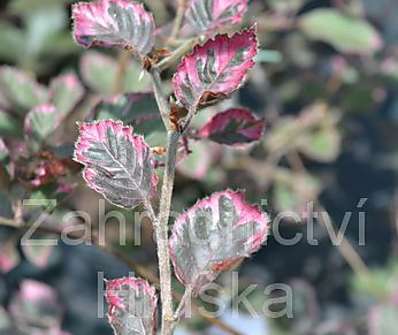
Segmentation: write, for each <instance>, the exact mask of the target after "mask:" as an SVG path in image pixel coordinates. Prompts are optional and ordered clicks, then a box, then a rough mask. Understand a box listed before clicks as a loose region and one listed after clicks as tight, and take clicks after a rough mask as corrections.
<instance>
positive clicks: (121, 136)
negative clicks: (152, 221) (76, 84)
mask: <svg viewBox="0 0 398 335" xmlns="http://www.w3.org/2000/svg"><path fill="white" fill-rule="evenodd" d="M74 159H75V160H76V161H77V162H79V163H81V164H83V165H84V166H85V168H84V171H83V177H84V179H85V180H86V182H87V184H88V186H89V187H90V188H92V189H94V190H95V191H97V192H99V193H101V194H102V195H103V196H104V197H105V198H106V199H107V200H109V201H110V202H111V203H113V204H115V205H117V206H120V207H124V208H134V207H136V206H138V205H139V204H141V203H143V202H146V201H148V199H149V198H150V197H151V196H152V195H153V194H154V193H155V191H156V184H157V180H158V179H157V176H156V175H155V173H154V168H153V157H152V153H151V150H150V148H149V146H148V145H147V144H146V143H145V141H144V138H143V137H142V136H138V135H135V134H134V133H133V128H132V127H126V126H124V125H123V123H122V122H120V121H113V120H103V121H98V122H92V123H83V124H81V125H80V136H79V138H78V140H77V142H76V148H75V157H74Z"/></svg>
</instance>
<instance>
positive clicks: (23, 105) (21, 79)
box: [0, 66, 48, 114]
mask: <svg viewBox="0 0 398 335" xmlns="http://www.w3.org/2000/svg"><path fill="white" fill-rule="evenodd" d="M0 91H1V95H3V96H4V97H5V98H6V99H7V102H8V103H9V104H10V106H11V108H12V109H13V110H15V111H16V112H19V113H21V114H25V113H26V112H27V111H28V110H29V109H31V108H33V107H35V106H37V105H40V104H42V103H45V102H46V101H47V98H48V92H47V89H46V88H45V87H43V86H41V85H39V84H38V83H37V82H36V81H35V80H34V79H33V78H32V77H31V76H29V75H28V74H26V73H25V72H23V71H21V70H18V69H16V68H13V67H10V66H2V67H1V68H0Z"/></svg>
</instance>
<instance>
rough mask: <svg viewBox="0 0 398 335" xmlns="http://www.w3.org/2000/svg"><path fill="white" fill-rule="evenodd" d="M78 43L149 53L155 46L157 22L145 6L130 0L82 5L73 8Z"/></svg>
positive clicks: (102, 0) (86, 45) (107, 0)
mask: <svg viewBox="0 0 398 335" xmlns="http://www.w3.org/2000/svg"><path fill="white" fill-rule="evenodd" d="M72 13H73V19H74V31H73V33H74V37H75V40H76V41H77V43H79V44H81V45H82V46H84V47H86V48H89V47H92V46H102V47H113V46H119V47H123V48H129V49H133V50H134V51H135V52H137V53H138V54H140V55H146V54H148V53H149V52H150V51H151V50H152V48H153V45H154V30H155V21H154V19H153V16H152V14H151V13H149V12H147V11H146V10H145V9H144V7H143V5H142V4H138V3H136V2H134V1H131V0H97V1H93V2H80V3H77V4H75V5H73V7H72Z"/></svg>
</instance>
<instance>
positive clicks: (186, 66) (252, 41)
mask: <svg viewBox="0 0 398 335" xmlns="http://www.w3.org/2000/svg"><path fill="white" fill-rule="evenodd" d="M256 54H257V38H256V29H255V27H252V28H250V29H249V30H244V31H242V32H240V33H236V34H235V35H233V36H232V37H229V36H228V35H217V36H216V37H215V38H214V39H212V40H209V41H207V42H206V43H205V44H204V45H203V46H196V47H195V48H194V50H193V52H192V53H191V54H189V55H188V56H186V57H185V58H184V59H183V60H182V62H181V63H180V65H179V66H178V68H177V73H176V74H175V75H174V77H173V88H174V93H175V95H176V97H177V98H178V100H179V102H180V103H182V104H183V105H184V106H185V107H186V108H187V109H192V108H194V109H195V108H197V107H198V105H201V104H205V103H207V102H208V100H209V99H211V100H215V99H219V98H225V97H227V96H228V95H230V94H231V93H232V92H234V91H235V90H237V89H238V88H239V87H240V86H241V85H242V83H243V82H244V80H245V77H246V75H247V72H248V70H249V69H250V68H252V67H253V65H254V60H253V58H254V57H255V56H256Z"/></svg>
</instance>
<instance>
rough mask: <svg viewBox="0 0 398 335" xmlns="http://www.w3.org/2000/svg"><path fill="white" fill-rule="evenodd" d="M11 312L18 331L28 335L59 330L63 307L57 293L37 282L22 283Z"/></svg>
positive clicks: (25, 281)
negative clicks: (43, 330) (42, 330)
mask: <svg viewBox="0 0 398 335" xmlns="http://www.w3.org/2000/svg"><path fill="white" fill-rule="evenodd" d="M9 310H10V313H11V315H12V317H13V319H14V320H15V324H16V326H17V327H18V330H24V333H26V334H34V333H35V332H37V331H38V330H40V329H45V330H51V329H59V328H60V325H61V321H62V320H61V319H62V307H61V305H60V303H59V299H58V295H57V293H56V291H55V290H54V289H53V288H52V287H50V286H48V285H46V284H44V283H41V282H37V281H35V280H24V281H23V282H22V283H21V286H20V290H19V291H18V293H17V294H16V295H14V296H13V297H12V299H11V303H10V305H9ZM38 324H40V328H39V327H38Z"/></svg>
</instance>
